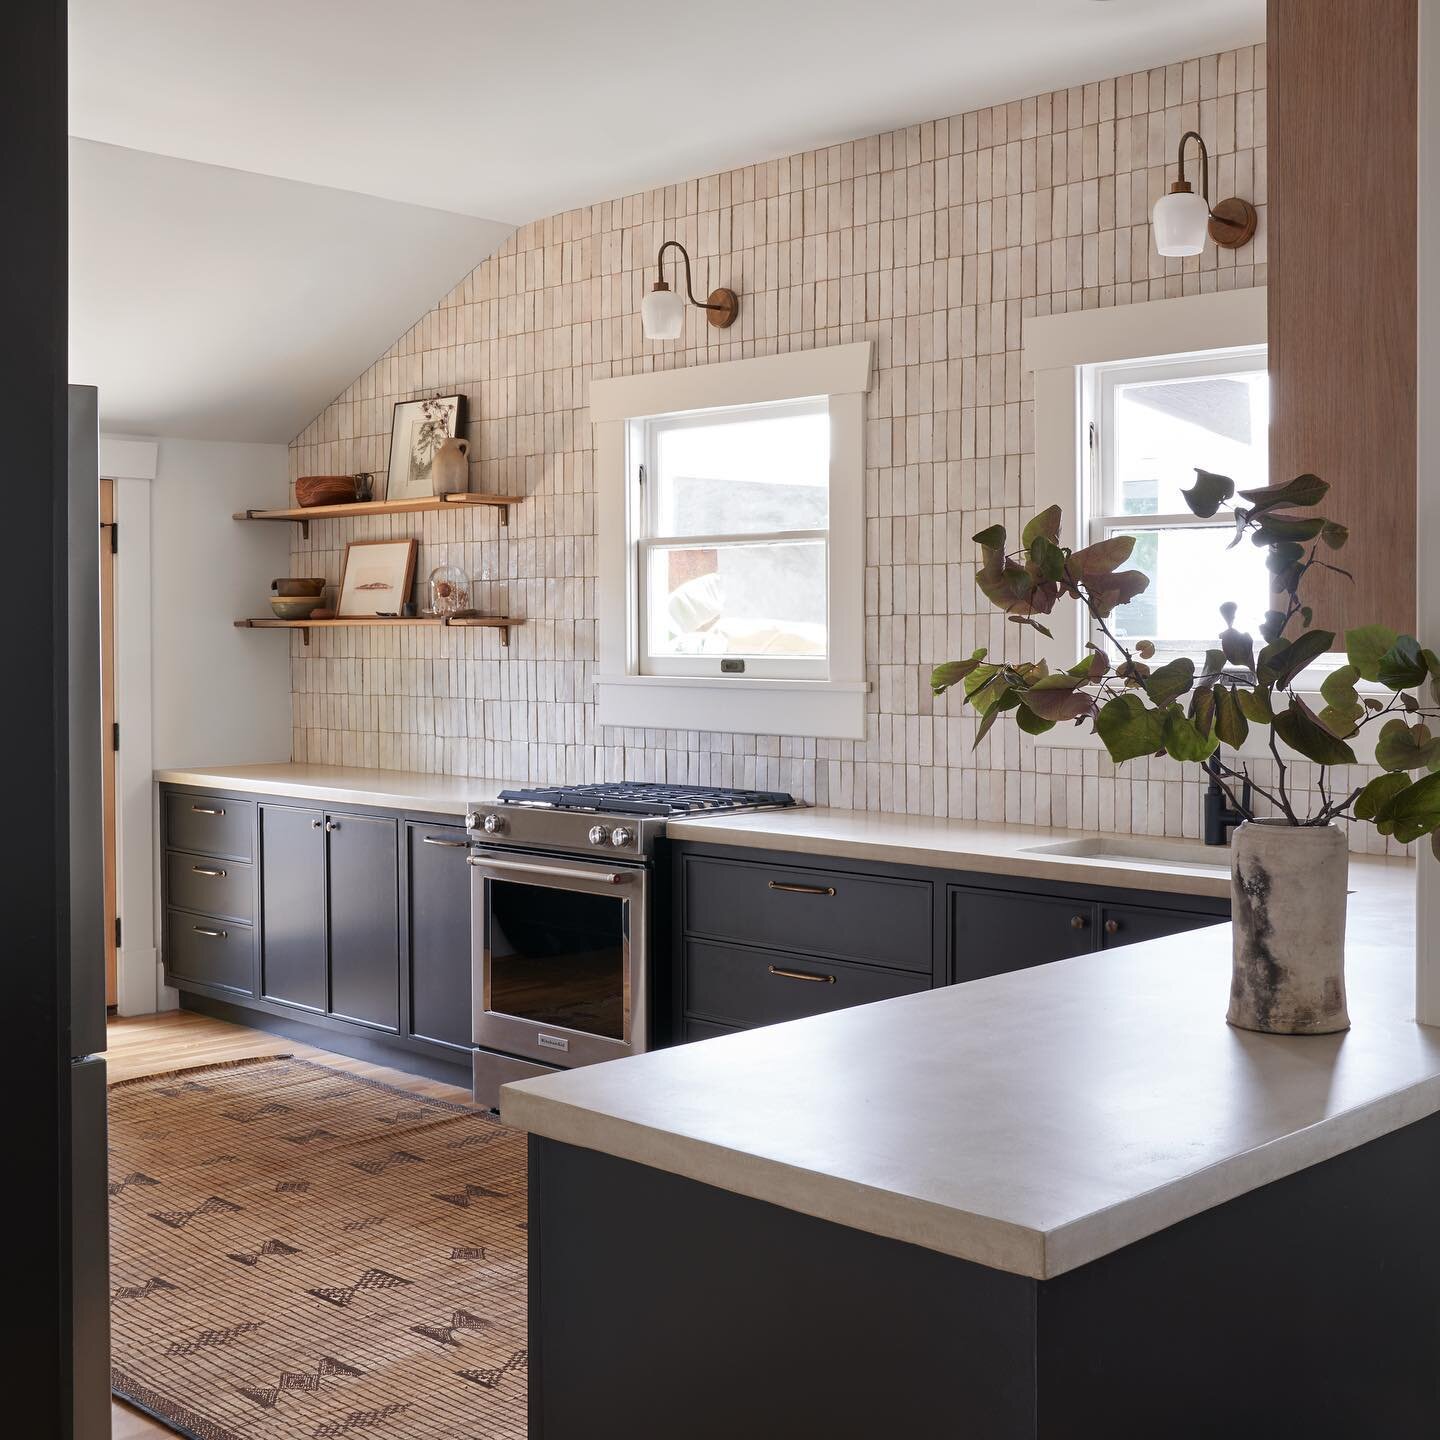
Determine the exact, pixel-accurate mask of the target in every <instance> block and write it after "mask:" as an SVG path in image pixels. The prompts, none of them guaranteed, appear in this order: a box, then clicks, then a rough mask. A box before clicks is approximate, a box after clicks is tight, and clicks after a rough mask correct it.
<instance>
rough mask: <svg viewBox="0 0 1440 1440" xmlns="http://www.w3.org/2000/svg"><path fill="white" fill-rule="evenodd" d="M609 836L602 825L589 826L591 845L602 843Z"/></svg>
mask: <svg viewBox="0 0 1440 1440" xmlns="http://www.w3.org/2000/svg"><path fill="white" fill-rule="evenodd" d="M609 838H610V832H609V831H608V830H607V829H606V828H605V827H604V826H603V825H592V826H591V827H590V843H591V844H592V845H603V844H604V843H605V842H606V841H607V840H608V839H609Z"/></svg>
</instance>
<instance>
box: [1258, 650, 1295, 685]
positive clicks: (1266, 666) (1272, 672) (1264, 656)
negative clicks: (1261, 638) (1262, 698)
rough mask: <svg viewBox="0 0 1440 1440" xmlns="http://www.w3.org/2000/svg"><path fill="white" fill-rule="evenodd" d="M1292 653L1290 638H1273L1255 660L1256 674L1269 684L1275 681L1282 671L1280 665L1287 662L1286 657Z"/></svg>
mask: <svg viewBox="0 0 1440 1440" xmlns="http://www.w3.org/2000/svg"><path fill="white" fill-rule="evenodd" d="M1289 653H1290V642H1289V641H1288V640H1272V641H1271V642H1270V644H1268V645H1267V646H1266V647H1265V648H1264V649H1263V650H1262V651H1261V652H1260V654H1259V656H1258V657H1257V659H1256V661H1255V674H1256V675H1257V676H1258V677H1259V678H1260V679H1261V680H1263V681H1264V682H1265V684H1267V685H1273V684H1274V683H1275V677H1276V676H1277V675H1278V674H1279V673H1280V667H1281V666H1282V665H1283V664H1284V663H1285V657H1286V655H1288V654H1289Z"/></svg>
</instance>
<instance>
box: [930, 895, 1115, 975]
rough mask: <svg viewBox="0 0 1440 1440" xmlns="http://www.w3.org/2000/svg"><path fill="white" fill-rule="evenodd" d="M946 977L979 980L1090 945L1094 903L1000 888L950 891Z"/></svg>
mask: <svg viewBox="0 0 1440 1440" xmlns="http://www.w3.org/2000/svg"><path fill="white" fill-rule="evenodd" d="M950 906H951V911H950V913H951V921H950V965H951V970H950V974H951V979H952V980H954V981H956V982H959V981H961V980H979V979H982V978H983V977H984V976H986V975H1003V974H1005V973H1006V972H1007V971H1010V970H1024V969H1026V968H1027V967H1029V966H1031V965H1048V964H1049V963H1050V962H1051V961H1052V960H1065V959H1067V958H1069V957H1070V956H1071V955H1085V954H1087V953H1088V952H1089V951H1091V950H1093V949H1094V948H1095V905H1094V903H1093V902H1092V901H1090V900H1063V899H1060V898H1058V897H1057V896H1053V895H1012V894H1010V893H1008V892H1006V891H1003V890H953V891H951V899H950Z"/></svg>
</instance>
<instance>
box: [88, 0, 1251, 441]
mask: <svg viewBox="0 0 1440 1440" xmlns="http://www.w3.org/2000/svg"><path fill="white" fill-rule="evenodd" d="M1264 9H1265V0H885V3H883V4H877V3H876V0H728V3H727V4H725V5H724V6H716V5H708V6H701V5H696V4H690V5H686V4H683V3H681V4H677V3H676V0H529V3H527V0H426V3H424V4H423V5H416V4H414V3H413V0H412V3H405V4H402V3H400V0H243V3H237V0H70V7H69V15H70V128H71V134H72V135H73V136H77V137H80V142H79V143H76V142H72V146H71V207H72V222H71V228H72V236H71V374H72V378H73V379H75V380H77V381H80V382H85V383H90V384H96V385H98V386H99V387H100V404H101V419H102V423H103V424H104V426H105V428H106V429H107V430H110V431H112V432H121V431H124V432H128V433H141V434H159V435H164V434H170V435H183V436H191V437H196V438H208V439H226V440H270V441H285V440H289V439H290V438H292V437H293V436H294V435H295V434H296V433H297V432H298V431H299V430H300V429H301V428H302V427H303V426H304V425H305V424H307V423H308V422H309V420H310V419H311V418H313V416H314V415H315V414H317V413H318V412H319V410H320V409H321V408H322V407H323V406H324V405H325V404H327V403H328V402H329V400H330V399H332V398H333V396H334V395H335V394H337V393H338V392H339V391H340V390H342V389H343V388H344V387H345V386H346V385H348V384H349V383H350V381H351V380H352V379H353V378H354V377H355V375H357V374H358V373H360V371H361V370H363V369H364V368H365V366H366V365H368V364H369V363H370V362H371V361H372V360H373V359H374V358H375V356H376V355H378V354H380V353H382V352H383V351H384V350H385V349H386V348H387V347H388V346H389V345H390V343H391V342H392V341H393V340H394V339H395V337H396V336H397V335H398V334H400V333H402V332H403V331H404V330H405V329H407V328H408V327H409V326H410V324H411V323H413V321H414V320H415V318H416V317H417V316H419V315H420V314H422V313H423V312H424V311H425V310H426V309H427V308H428V307H429V306H430V305H432V304H433V303H434V302H435V300H436V299H437V298H438V297H439V296H441V295H443V294H444V293H445V292H446V291H447V290H448V289H449V288H450V287H451V286H452V285H453V284H454V283H455V282H456V280H458V279H459V278H460V277H461V276H462V275H464V274H465V273H466V272H467V271H468V270H469V269H470V268H471V267H472V266H474V265H476V264H478V263H479V261H481V260H482V259H484V258H485V256H487V255H488V254H490V253H491V252H492V251H493V250H494V249H495V247H496V246H497V245H498V244H499V243H500V241H501V240H502V239H503V238H504V237H505V236H506V235H507V234H508V233H509V232H510V229H511V228H512V227H513V226H514V225H516V224H523V223H524V222H526V221H528V220H532V219H537V218H539V217H541V216H544V215H548V214H552V213H555V212H556V211H559V210H563V209H568V208H570V207H572V206H576V205H582V204H586V203H590V202H592V201H596V200H603V199H607V198H610V197H612V196H619V195H625V194H629V193H632V192H634V191H637V190H642V189H647V188H651V187H654V186H658V185H663V184H668V183H670V182H672V181H676V180H684V179H688V178H690V177H692V176H697V175H705V174H710V173H713V172H714V171H717V170H723V169H728V168H732V167H734V166H737V165H742V164H749V163H752V162H754V161H756V160H761V159H766V158H770V157H775V156H781V155H787V154H791V153H794V152H796V151H799V150H804V149H808V148H811V147H814V146H816V145H821V144H828V143H832V142H835V141H840V140H846V139H855V138H859V137H862V136H865V135H870V134H874V133H876V132H877V131H880V130H885V129H889V128H893V127H895V126H898V125H904V124H909V123H914V122H916V121H920V120H926V119H931V118H933V117H935V116H939V115H947V114H954V113H957V112H960V111H963V110H967V109H972V108H974V107H976V106H979V105H985V104H990V103H994V102H996V101H1002V100H1011V99H1015V98H1017V97H1021V96H1025V95H1030V94H1034V93H1037V92H1039V91H1042V90H1046V89H1051V88H1055V87H1058V86H1062V85H1069V84H1075V83H1079V82H1081V81H1085V80H1093V79H1097V78H1101V77H1104V76H1108V75H1114V74H1120V73H1124V72H1126V71H1128V70H1132V69H1137V68H1140V67H1142V66H1147V65H1152V64H1160V63H1164V62H1167V61H1171V60H1175V59H1179V58H1183V57H1187V56H1191V55H1200V54H1204V53H1207V52H1210V51H1214V50H1218V49H1225V48H1228V47H1230V46H1232V45H1237V44H1248V43H1252V42H1254V41H1257V40H1259V39H1261V38H1263V34H1264ZM85 142H100V143H85ZM164 157H169V158H164ZM482 217H491V218H482ZM500 222H506V223H500Z"/></svg>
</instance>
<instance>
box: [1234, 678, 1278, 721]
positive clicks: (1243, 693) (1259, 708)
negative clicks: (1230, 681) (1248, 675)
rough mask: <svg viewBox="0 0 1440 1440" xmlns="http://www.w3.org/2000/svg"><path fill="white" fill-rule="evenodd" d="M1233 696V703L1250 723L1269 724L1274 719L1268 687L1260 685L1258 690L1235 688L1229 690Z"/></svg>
mask: <svg viewBox="0 0 1440 1440" xmlns="http://www.w3.org/2000/svg"><path fill="white" fill-rule="evenodd" d="M1231 694H1233V695H1234V696H1235V703H1236V704H1237V705H1238V706H1239V707H1240V713H1241V714H1242V715H1243V716H1244V717H1245V718H1246V719H1247V720H1248V721H1249V722H1250V723H1251V724H1252V725H1269V724H1270V723H1271V722H1272V721H1273V720H1274V719H1275V711H1274V710H1273V709H1272V708H1271V705H1270V687H1269V686H1268V685H1266V686H1262V687H1261V688H1260V689H1258V690H1242V689H1240V688H1238V687H1237V688H1236V689H1234V690H1233V691H1231Z"/></svg>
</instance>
